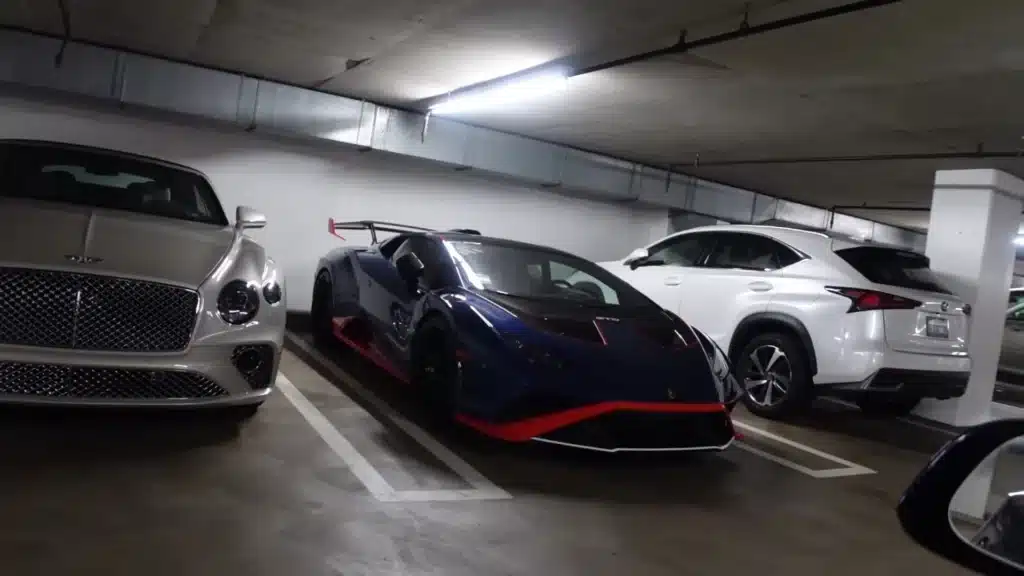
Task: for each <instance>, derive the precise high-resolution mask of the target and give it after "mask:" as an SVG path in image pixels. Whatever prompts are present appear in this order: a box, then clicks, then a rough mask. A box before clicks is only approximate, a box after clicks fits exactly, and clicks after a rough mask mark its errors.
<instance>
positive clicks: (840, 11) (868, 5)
mask: <svg viewBox="0 0 1024 576" xmlns="http://www.w3.org/2000/svg"><path fill="white" fill-rule="evenodd" d="M901 1H902V0H861V1H860V2H851V3H849V4H843V5H841V6H835V7H833V8H826V9H824V10H818V11H816V12H808V13H807V14H801V15H799V16H793V17H791V18H782V19H780V20H775V21H773V22H766V23H764V24H757V25H754V26H751V25H750V23H749V15H745V16H744V18H743V22H742V23H741V24H740V26H739V27H738V28H737V29H736V30H733V31H732V32H725V33H723V34H716V35H714V36H708V37H707V38H701V39H699V40H690V41H687V40H686V35H685V34H683V35H682V36H680V38H679V41H678V42H676V43H675V44H673V45H672V46H668V47H666V48H660V49H658V50H652V51H650V52H643V53H641V54H636V55H633V56H627V57H625V58H619V59H617V60H612V61H610V62H605V63H603V64H596V65H594V66H587V67H585V68H580V69H578V70H574V71H573V73H572V74H570V76H580V75H583V74H590V73H592V72H600V71H601V70H608V69H609V68H617V67H619V66H625V65H626V64H635V63H637V62H644V61H646V60H652V59H654V58H660V57H662V56H670V55H673V54H682V53H684V52H689V51H690V50H693V49H695V48H705V47H707V46H714V45H715V44H723V43H725V42H730V41H732V40H739V39H741V38H748V37H750V36H757V35H758V34H764V33H765V32H774V31H775V30H782V29H783V28H790V27H792V26H799V25H801V24H808V23H811V22H818V21H821V20H827V19H829V18H836V17H838V16H845V15H847V14H853V13H855V12H863V11H864V10H870V9H872V8H879V7H882V6H887V5H889V4H896V3H898V2H901Z"/></svg>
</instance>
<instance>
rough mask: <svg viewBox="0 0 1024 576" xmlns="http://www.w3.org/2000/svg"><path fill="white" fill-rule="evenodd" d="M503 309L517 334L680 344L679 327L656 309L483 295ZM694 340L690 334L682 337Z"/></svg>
mask: <svg viewBox="0 0 1024 576" xmlns="http://www.w3.org/2000/svg"><path fill="white" fill-rule="evenodd" d="M479 295H480V296H482V297H483V298H484V299H486V300H489V301H491V302H492V303H494V304H497V305H498V306H500V307H501V308H502V309H504V311H505V312H506V313H508V314H510V315H511V316H513V317H514V318H515V319H516V320H518V323H519V325H518V326H517V323H515V322H512V323H508V324H506V329H507V330H510V331H512V332H515V331H517V329H518V330H522V329H534V330H540V331H543V332H548V333H551V334H556V335H559V336H563V337H567V338H574V339H578V340H584V341H589V342H591V343H594V344H602V345H604V346H619V345H630V344H635V343H637V341H641V342H645V343H647V344H652V345H657V346H673V345H675V344H676V343H678V340H679V338H678V336H676V332H677V331H678V330H679V329H680V328H684V329H685V328H686V327H685V326H678V325H677V323H676V322H675V321H673V320H672V319H671V318H669V317H668V316H667V315H666V314H665V313H664V312H663V311H662V310H660V309H659V308H657V307H656V306H653V305H652V306H642V307H639V306H638V307H626V306H591V305H586V304H579V303H576V302H571V301H564V300H556V299H550V300H548V299H528V298H518V297H514V296H506V295H503V294H496V293H491V292H484V293H481V294H479ZM682 336H683V338H684V339H690V338H688V337H690V336H691V335H690V334H682Z"/></svg>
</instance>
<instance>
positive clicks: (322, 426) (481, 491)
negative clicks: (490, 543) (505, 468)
mask: <svg viewBox="0 0 1024 576" xmlns="http://www.w3.org/2000/svg"><path fill="white" fill-rule="evenodd" d="M287 337H288V339H289V340H290V341H291V343H292V344H294V345H296V346H298V347H299V348H302V350H304V351H305V352H306V353H308V354H313V355H318V356H319V355H320V353H319V352H317V351H316V350H315V349H314V348H313V347H312V346H310V345H309V344H307V343H306V342H304V341H302V340H301V339H299V338H295V337H293V336H291V335H290V334H289V335H288V336H287ZM322 364H323V366H324V367H325V368H326V369H327V370H328V371H329V372H330V373H331V375H333V376H335V377H337V378H339V379H341V380H343V381H344V382H345V384H346V385H347V386H348V387H349V389H350V390H351V391H352V392H353V393H354V394H355V395H356V396H359V398H360V399H361V400H362V401H363V402H365V403H366V404H369V405H370V406H371V407H373V409H374V410H375V411H376V412H377V413H378V414H379V415H380V416H381V417H382V418H384V419H386V420H388V421H389V422H390V424H391V425H393V426H394V427H395V428H398V429H399V430H401V431H402V432H404V433H405V434H406V435H407V436H409V438H412V439H413V440H414V441H416V442H417V443H418V444H419V445H420V446H422V447H423V448H424V449H425V450H427V451H428V452H430V453H431V454H433V456H434V457H435V458H437V459H438V460H439V461H441V462H442V463H443V464H444V465H445V466H447V467H448V468H449V469H450V470H451V471H452V472H454V473H455V474H457V475H458V476H459V477H461V478H462V479H463V480H464V481H465V482H466V483H467V484H469V485H470V486H472V488H471V489H465V490H458V489H453V490H395V489H394V488H393V487H392V486H391V485H390V484H388V482H387V480H385V479H384V477H383V476H381V474H380V473H379V472H378V471H377V470H376V469H375V468H374V467H373V466H372V465H371V464H370V463H369V461H367V460H366V458H365V457H363V455H362V454H360V453H359V451H358V450H356V449H355V447H354V446H352V444H351V443H350V442H349V441H348V440H347V439H346V438H345V437H344V436H343V435H342V434H341V432H338V430H337V428H335V427H334V425H333V424H331V423H330V421H329V420H328V419H327V417H326V416H324V415H323V413H322V412H320V410H318V409H317V407H316V406H314V405H313V404H312V403H311V402H310V401H309V399H308V398H306V397H305V395H303V394H302V392H300V391H299V389H298V388H296V387H295V385H294V384H292V383H291V381H289V380H288V378H287V377H285V376H284V374H279V375H278V381H277V382H278V387H279V388H280V389H281V392H282V393H283V394H284V396H285V398H287V399H288V401H289V402H291V403H292V405H293V406H295V408H296V410H298V411H299V413H300V414H301V415H302V417H303V418H305V419H306V421H307V422H309V425H310V426H311V427H312V428H313V430H315V431H316V433H317V434H319V435H320V437H321V438H323V440H324V442H326V443H327V445H328V446H329V447H330V448H331V450H333V451H334V453H335V454H337V455H338V457H339V458H341V460H342V461H343V462H345V464H346V465H347V466H348V467H349V469H350V470H351V471H352V474H353V475H354V476H355V477H356V478H358V479H359V481H360V482H362V483H363V485H364V486H366V489H367V490H368V491H369V492H370V493H371V494H373V496H374V497H375V498H376V499H377V500H380V501H382V502H454V501H464V500H506V499H509V498H512V495H511V494H509V493H508V492H506V491H505V490H502V489H501V488H499V487H498V486H497V485H495V484H494V483H493V482H491V481H490V480H488V479H487V478H486V477H485V476H484V475H483V474H481V473H480V472H479V471H477V470H476V469H475V468H473V467H472V466H470V465H469V463H468V462H466V461H465V460H463V459H462V458H459V456H458V455H456V454H455V453H454V452H452V451H451V450H449V449H448V448H447V447H446V446H445V445H444V444H441V443H440V442H438V441H437V440H436V439H435V438H434V437H433V436H431V435H430V434H428V433H427V432H426V431H425V430H423V429H422V428H420V427H419V426H417V425H416V424H414V423H412V422H411V421H409V420H408V419H407V418H405V417H404V416H402V415H401V414H399V413H398V412H396V411H395V410H394V409H392V408H391V407H390V406H388V404H387V403H385V402H384V401H383V400H381V399H380V397H378V396H377V395H376V394H374V393H373V392H371V391H370V390H368V389H367V388H366V387H365V386H363V385H362V384H360V383H359V382H358V381H357V380H356V379H355V378H353V377H351V376H349V375H348V374H347V373H346V372H345V371H343V370H342V369H340V368H338V367H337V366H335V365H334V363H333V362H330V361H327V360H326V359H325V361H324V362H323V363H322ZM339 392H341V391H340V390H339ZM341 393H342V394H344V392H341ZM357 405H358V404H357Z"/></svg>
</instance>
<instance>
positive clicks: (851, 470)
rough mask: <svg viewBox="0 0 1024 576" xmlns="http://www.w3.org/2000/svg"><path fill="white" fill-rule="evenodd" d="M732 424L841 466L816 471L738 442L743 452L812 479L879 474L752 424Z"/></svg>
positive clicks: (734, 422)
mask: <svg viewBox="0 0 1024 576" xmlns="http://www.w3.org/2000/svg"><path fill="white" fill-rule="evenodd" d="M732 424H733V426H735V427H736V428H739V429H741V430H743V431H744V432H748V433H752V434H756V435H758V436H761V437H763V438H767V439H769V440H771V441H773V442H775V443H777V444H783V445H786V446H789V447H790V448H795V449H797V450H800V451H802V452H806V453H807V454H811V455H813V456H816V457H818V458H821V459H822V460H828V461H829V462H833V463H835V464H840V465H841V466H840V467H837V468H826V469H824V470H814V469H811V468H808V467H806V466H803V465H802V464H797V463H796V462H793V461H791V460H787V459H785V458H783V457H782V456H778V455H776V454H771V453H769V452H765V451H764V450H761V449H760V448H756V447H754V446H751V445H750V444H747V443H745V442H737V443H736V447H737V448H739V449H741V450H745V451H747V452H750V453H751V454H756V455H758V456H760V457H762V458H765V459H767V460H771V461H772V462H775V463H776V464H779V465H782V466H785V467H786V468H789V469H790V470H796V471H797V472H800V473H801V474H806V475H808V476H810V477H812V478H817V479H819V480H822V479H826V478H845V477H848V476H865V475H868V474H877V472H875V471H874V470H872V469H871V468H868V467H866V466H861V465H860V464H857V463H854V462H850V461H849V460H844V459H843V458H840V457H839V456H836V455H835V454H829V453H828V452H823V451H821V450H818V449H817V448H813V447H811V446H807V445H806V444H801V443H799V442H795V441H793V440H790V439H789V438H785V437H783V436H779V435H778V434H774V433H772V432H769V431H767V430H762V429H761V428H757V427H755V426H751V425H750V424H747V423H745V422H740V421H739V420H736V419H733V421H732Z"/></svg>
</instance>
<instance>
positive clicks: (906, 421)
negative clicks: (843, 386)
mask: <svg viewBox="0 0 1024 576" xmlns="http://www.w3.org/2000/svg"><path fill="white" fill-rule="evenodd" d="M822 400H824V401H825V402H831V403H832V404H837V405H839V406H845V407H847V408H853V409H854V410H860V406H857V405H856V404H854V403H853V402H847V401H846V400H843V399H842V398H827V397H826V398H822ZM896 420H898V421H900V422H903V423H904V424H910V425H912V426H917V427H918V428H924V429H925V430H930V431H932V432H938V433H939V434H944V435H946V436H959V435H960V433H959V432H957V431H955V430H947V429H944V428H940V427H938V426H933V425H931V424H929V423H927V422H922V421H921V420H917V419H915V418H909V417H906V416H901V417H899V418H896Z"/></svg>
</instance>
